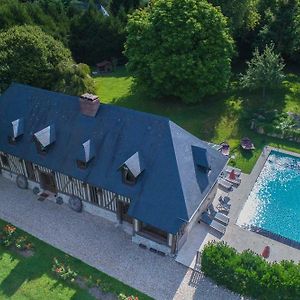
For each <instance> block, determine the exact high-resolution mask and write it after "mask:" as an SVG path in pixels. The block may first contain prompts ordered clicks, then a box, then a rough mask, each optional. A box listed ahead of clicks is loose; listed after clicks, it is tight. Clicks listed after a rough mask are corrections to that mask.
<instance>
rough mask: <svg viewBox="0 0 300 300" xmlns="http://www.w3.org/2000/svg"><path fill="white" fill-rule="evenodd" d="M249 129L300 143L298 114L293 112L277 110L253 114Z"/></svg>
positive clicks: (299, 118)
mask: <svg viewBox="0 0 300 300" xmlns="http://www.w3.org/2000/svg"><path fill="white" fill-rule="evenodd" d="M251 129H252V130H255V131H256V132H257V133H259V134H265V135H267V136H271V137H275V138H279V139H285V140H288V141H292V142H296V143H300V116H299V115H297V114H294V113H291V112H289V113H281V114H279V113H278V112H277V110H272V111H266V112H260V113H256V114H254V118H253V119H252V120H251Z"/></svg>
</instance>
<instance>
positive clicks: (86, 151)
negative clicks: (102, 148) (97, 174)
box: [76, 140, 96, 169]
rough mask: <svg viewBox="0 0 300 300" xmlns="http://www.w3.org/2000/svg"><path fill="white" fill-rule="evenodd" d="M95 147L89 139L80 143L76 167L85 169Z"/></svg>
mask: <svg viewBox="0 0 300 300" xmlns="http://www.w3.org/2000/svg"><path fill="white" fill-rule="evenodd" d="M95 154H96V152H95V147H94V145H93V142H92V141H91V140H87V141H86V142H84V143H83V144H82V145H81V148H80V151H79V153H78V158H77V160H76V162H77V167H78V168H79V169H86V168H87V167H88V164H89V163H90V161H92V159H93V158H94V157H95Z"/></svg>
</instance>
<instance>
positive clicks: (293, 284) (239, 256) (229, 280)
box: [201, 242, 300, 300]
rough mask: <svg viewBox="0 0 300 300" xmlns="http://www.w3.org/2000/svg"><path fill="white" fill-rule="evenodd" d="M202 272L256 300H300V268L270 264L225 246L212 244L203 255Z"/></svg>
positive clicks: (297, 266) (206, 247)
mask: <svg viewBox="0 0 300 300" xmlns="http://www.w3.org/2000/svg"><path fill="white" fill-rule="evenodd" d="M201 262H202V263H201V269H202V271H203V273H204V274H205V275H206V276H208V277H210V278H211V279H213V280H214V281H215V282H216V283H217V284H220V285H223V286H225V287H227V288H228V289H230V290H232V291H234V292H236V293H238V294H241V295H245V296H249V297H252V298H254V299H262V300H267V299H272V300H277V299H278V300H279V299H280V300H294V299H300V264H295V263H294V262H293V261H282V262H279V263H276V262H275V263H269V262H268V261H266V260H265V259H263V258H262V257H261V256H259V255H257V254H256V253H254V252H252V251H250V250H246V251H244V252H242V253H238V252H237V251H236V250H235V249H234V248H232V247H230V246H228V245H227V244H226V243H225V242H211V243H209V244H207V245H206V246H205V248H204V250H203V253H202V260H201Z"/></svg>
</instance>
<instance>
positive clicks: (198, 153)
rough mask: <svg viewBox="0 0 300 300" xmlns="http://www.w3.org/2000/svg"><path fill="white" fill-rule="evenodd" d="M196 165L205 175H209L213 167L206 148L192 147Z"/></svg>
mask: <svg viewBox="0 0 300 300" xmlns="http://www.w3.org/2000/svg"><path fill="white" fill-rule="evenodd" d="M192 153H193V159H194V163H195V165H196V166H197V168H198V169H199V170H200V171H202V172H203V173H209V171H210V170H211V166H210V163H209V159H208V153H207V150H206V149H205V148H201V147H198V146H192Z"/></svg>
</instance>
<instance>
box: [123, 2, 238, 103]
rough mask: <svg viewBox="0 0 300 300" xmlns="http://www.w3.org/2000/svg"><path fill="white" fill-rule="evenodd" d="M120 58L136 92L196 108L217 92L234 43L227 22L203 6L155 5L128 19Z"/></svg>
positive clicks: (225, 80)
mask: <svg viewBox="0 0 300 300" xmlns="http://www.w3.org/2000/svg"><path fill="white" fill-rule="evenodd" d="M127 31H128V37H127V41H126V44H125V54H126V56H127V57H128V59H129V62H128V65H127V66H128V69H129V71H130V72H131V73H132V74H133V76H134V78H135V82H136V84H137V87H143V88H146V89H147V90H148V91H150V92H151V93H152V94H153V96H175V97H179V98H181V99H182V100H183V101H185V102H190V103H192V102H193V103H195V102H198V101H200V100H201V99H202V98H203V97H204V96H205V95H209V94H215V93H217V92H219V91H222V90H223V89H224V88H225V87H226V85H227V83H228V80H229V77H230V73H231V66H230V64H231V57H232V54H233V40H232V38H231V36H230V34H229V29H228V27H227V23H226V18H225V17H224V16H223V15H222V13H221V12H220V10H218V9H217V8H215V7H213V6H212V5H211V4H209V3H207V1H204V0H156V1H153V2H151V4H150V5H149V6H147V7H146V8H145V9H143V10H138V11H136V12H134V13H133V14H132V16H131V17H130V18H129V21H128V26H127Z"/></svg>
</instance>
